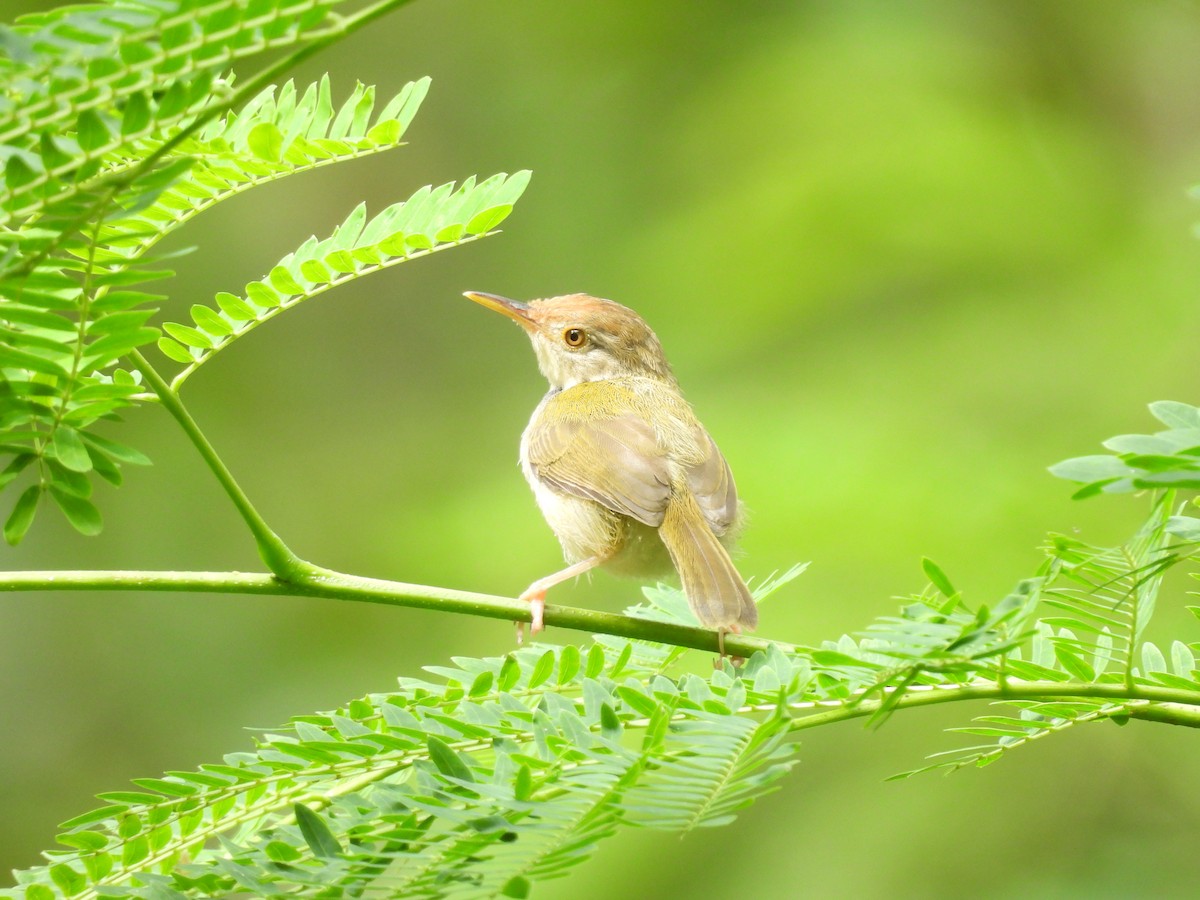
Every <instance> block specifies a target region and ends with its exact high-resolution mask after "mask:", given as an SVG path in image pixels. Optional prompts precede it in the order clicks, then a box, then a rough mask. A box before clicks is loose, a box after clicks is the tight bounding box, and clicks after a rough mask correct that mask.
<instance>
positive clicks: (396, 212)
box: [0, 0, 528, 544]
mask: <svg viewBox="0 0 1200 900" xmlns="http://www.w3.org/2000/svg"><path fill="white" fill-rule="evenodd" d="M399 2H400V0H376V2H375V3H374V4H373V5H367V6H366V7H365V8H363V9H360V10H359V15H360V16H365V15H366V14H367V13H371V12H374V11H378V10H379V9H382V8H386V7H387V6H394V5H398V3H399ZM341 3H342V0H111V2H109V3H107V4H102V5H93V6H78V7H66V8H63V9H59V10H54V11H51V12H49V13H45V14H41V15H37V16H29V17H26V18H25V19H22V20H21V21H20V22H18V23H17V24H16V25H15V26H13V27H6V28H4V29H3V31H2V32H0V163H2V164H3V167H4V168H3V184H4V192H3V194H0V491H2V490H4V489H5V488H6V487H9V488H10V490H11V491H12V492H14V493H15V494H16V499H15V502H13V504H12V506H11V508H10V512H9V513H8V515H7V517H6V519H5V521H4V536H5V539H6V540H7V541H8V542H9V543H14V544H15V543H17V542H18V541H20V540H21V538H22V537H23V536H24V534H25V533H26V532H27V531H28V529H29V528H30V526H31V525H32V523H33V520H34V516H35V513H36V511H37V510H38V508H39V506H40V505H41V504H42V502H43V501H44V500H46V499H47V498H49V499H52V500H53V501H54V504H55V505H56V506H58V507H59V508H60V509H61V511H62V512H63V513H64V514H65V515H66V518H67V519H68V521H70V522H71V524H72V525H74V527H75V528H76V529H77V530H79V531H80V532H82V533H84V534H95V533H96V532H98V531H99V530H100V528H101V514H100V511H99V510H98V509H97V508H96V506H95V505H94V504H93V503H92V500H91V495H92V490H93V483H94V480H95V479H96V478H97V477H99V478H101V479H104V480H106V481H108V482H111V483H113V484H120V483H121V480H122V471H121V468H122V466H124V465H128V464H146V463H147V462H148V460H147V459H146V457H145V456H144V455H143V454H141V453H140V452H138V451H137V450H136V449H133V448H131V447H127V446H125V445H124V444H122V443H120V442H118V441H116V440H113V439H112V437H110V436H108V435H107V434H104V433H102V432H103V430H104V423H105V422H109V421H112V420H114V419H115V418H116V416H117V415H118V413H119V412H120V411H121V410H122V409H124V408H126V407H128V406H129V405H131V404H133V403H136V402H139V401H142V400H146V399H152V397H153V395H152V394H150V393H149V392H148V391H147V390H146V388H145V387H144V386H143V383H142V381H143V379H142V374H141V372H140V370H139V366H138V365H137V360H136V359H135V356H136V355H138V354H140V348H142V347H144V346H145V345H147V344H151V343H154V342H156V341H159V340H160V337H161V334H162V332H161V330H160V328H159V327H158V326H157V325H156V323H155V317H156V315H157V312H158V309H159V307H160V306H161V305H162V303H163V301H164V300H165V299H166V298H165V297H162V296H160V295H157V294H155V293H153V292H151V291H149V290H147V287H146V285H148V284H150V283H152V282H154V281H156V280H158V279H161V278H163V277H164V276H166V275H170V274H171V272H170V270H169V268H168V267H167V266H166V265H164V263H165V260H162V259H154V258H153V256H152V254H151V251H152V249H153V247H154V246H155V244H156V243H157V242H158V241H159V240H161V239H162V238H163V237H164V236H165V235H167V234H169V233H171V232H173V231H174V230H175V229H177V228H179V227H180V226H182V225H184V224H186V223H187V222H188V221H189V220H191V219H192V218H193V217H194V216H195V215H197V214H198V213H201V212H203V211H204V210H206V209H209V208H211V207H212V206H213V205H214V204H216V203H218V202H220V201H221V200H223V199H226V198H228V197H230V196H233V195H235V194H237V193H239V192H242V191H245V190H248V189H249V188H252V187H255V186H257V185H260V184H263V183H265V182H268V181H272V180H276V179H279V178H282V177H286V176H288V175H293V174H296V173H299V172H303V171H306V170H308V169H311V168H314V167H317V166H321V165H328V164H331V163H335V162H342V161H345V160H350V159H354V158H357V157H360V156H364V155H367V154H371V153H378V152H381V151H383V150H388V149H391V148H394V147H397V146H399V145H400V143H401V139H402V137H403V134H404V131H405V129H406V128H407V127H408V125H409V123H410V122H411V121H412V118H413V116H414V115H415V114H416V112H417V109H418V108H419V107H420V104H421V101H422V100H423V99H424V97H425V94H426V91H427V90H428V86H429V81H428V79H422V80H420V81H417V82H414V83H412V84H409V85H407V86H405V87H404V88H403V89H402V90H401V91H400V92H398V93H397V94H396V95H395V96H394V97H392V98H390V99H388V100H387V101H386V102H383V103H380V104H377V103H376V90H375V88H373V87H369V86H364V85H359V86H357V87H356V88H355V89H354V91H352V92H351V93H350V95H349V97H348V98H346V99H345V100H343V101H342V102H340V103H335V100H334V91H333V88H332V86H331V84H330V81H329V79H328V78H323V79H322V80H321V81H320V82H319V83H317V84H314V85H310V86H308V87H307V88H305V89H304V90H298V89H297V88H296V86H295V85H294V84H292V83H291V82H288V83H286V84H284V85H283V86H282V87H279V88H276V87H273V86H267V87H265V88H263V89H261V90H258V91H256V92H249V91H248V88H247V87H240V86H239V85H238V84H237V83H236V82H235V79H234V77H233V76H232V74H230V72H229V69H228V67H229V65H230V64H231V63H232V62H234V61H236V60H241V59H243V58H247V57H251V56H254V55H256V54H260V53H262V52H263V51H265V50H278V49H280V48H286V47H299V48H301V49H303V48H306V47H312V46H316V45H318V44H320V43H321V42H326V41H328V40H330V39H331V38H332V37H334V36H337V35H339V34H341V33H344V32H345V31H346V30H347V24H346V23H347V19H346V18H345V17H344V16H343V17H335V16H334V15H333V13H332V10H333V8H334V7H335V6H340V5H341ZM297 52H299V51H297ZM255 81H256V77H255V76H252V77H250V78H249V79H248V80H247V81H246V84H247V85H253V84H254V83H255ZM527 178H528V173H521V174H520V175H516V176H513V177H511V178H509V177H505V176H498V177H497V178H493V179H489V180H486V181H484V182H482V183H480V184H478V185H476V184H475V181H474V179H470V180H469V181H467V182H465V183H464V185H463V187H462V188H460V189H459V190H458V191H452V190H449V189H439V190H438V191H430V190H425V191H424V192H418V194H417V195H415V196H414V198H413V199H412V200H410V201H409V202H408V203H406V204H397V205H396V206H393V207H390V208H389V209H387V210H385V211H384V212H383V213H381V214H379V215H378V216H376V217H375V218H373V219H372V220H371V221H370V222H367V221H366V220H365V213H364V212H363V209H362V208H361V207H360V208H359V209H358V210H356V211H355V212H354V213H352V214H351V215H350V217H349V218H348V219H347V220H346V221H345V222H344V223H343V224H342V225H341V226H340V227H339V228H338V229H337V230H336V231H335V232H334V234H333V235H332V236H331V237H330V238H328V239H327V240H325V241H316V240H315V239H314V240H313V241H310V242H309V243H307V244H305V245H304V246H302V247H301V248H299V249H298V250H297V251H296V253H294V254H291V255H290V256H289V257H287V258H286V259H285V260H283V261H282V262H281V263H280V264H279V265H278V266H276V267H275V268H274V269H273V270H272V271H271V274H270V275H269V276H268V277H267V278H266V279H264V280H263V281H262V282H257V283H255V284H252V285H249V286H247V288H246V290H245V292H238V293H240V294H241V296H238V295H237V294H235V293H223V294H221V295H218V297H217V298H216V304H215V306H206V305H197V306H196V307H194V308H193V311H192V316H193V320H194V324H189V325H178V324H175V325H167V326H166V327H167V330H168V332H169V333H170V334H171V335H172V337H169V338H162V343H161V346H162V347H163V348H164V350H165V352H166V353H167V354H168V355H169V356H171V357H172V358H173V359H175V360H177V361H183V362H185V363H186V368H185V370H184V372H183V373H181V375H180V377H179V378H178V379H177V381H176V386H178V383H179V382H180V381H182V379H183V378H184V377H186V375H187V374H189V373H190V372H191V371H192V370H193V369H194V368H195V367H196V366H197V365H199V364H200V362H202V361H204V360H205V359H207V358H209V357H210V356H211V355H212V352H214V351H215V349H217V348H218V347H220V346H224V345H225V344H227V343H228V342H229V341H230V340H232V339H233V337H235V336H236V335H237V334H241V333H244V332H245V331H246V330H248V329H249V328H251V327H253V326H254V325H256V324H258V323H259V322H261V321H264V320H266V319H268V318H271V317H272V316H274V315H275V314H277V313H278V312H279V311H280V310H282V309H286V308H290V307H291V306H293V305H295V304H296V303H297V302H298V301H299V300H301V299H304V298H305V297H307V296H312V295H314V294H317V293H320V292H322V291H324V290H327V289H328V288H330V287H333V286H335V285H337V284H341V283H344V282H345V281H348V280H351V279H353V278H357V277H359V276H360V275H363V274H366V273H367V272H370V271H375V270H377V269H380V268H383V267H385V266H390V265H393V264H395V263H396V262H400V261H403V260H404V259H409V258H412V257H414V256H420V255H424V254H425V253H427V252H429V251H431V250H434V249H442V248H444V247H449V246H454V245H457V244H460V243H463V242H465V241H468V240H473V239H475V238H478V237H482V236H484V235H486V234H489V233H493V232H494V229H495V226H496V225H497V224H498V223H499V222H500V221H501V220H502V219H503V218H504V216H506V215H507V214H508V212H509V211H511V209H512V204H513V203H515V201H516V199H517V198H518V196H519V195H520V193H521V190H522V188H523V187H524V184H525V182H526V181H527ZM177 339H178V340H177ZM185 345H187V347H188V348H189V349H185Z"/></svg>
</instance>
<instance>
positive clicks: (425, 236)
mask: <svg viewBox="0 0 1200 900" xmlns="http://www.w3.org/2000/svg"><path fill="white" fill-rule="evenodd" d="M528 181H529V172H528V171H525V172H518V173H517V174H515V175H512V176H508V175H494V176H492V177H491V178H489V179H487V180H486V181H484V182H482V183H480V184H476V183H475V179H474V178H470V179H468V180H467V181H466V182H464V183H463V184H462V185H461V186H459V187H458V188H457V189H455V186H454V185H453V184H444V185H442V186H441V187H439V188H436V189H434V188H429V187H425V188H422V189H421V190H419V191H417V193H415V194H414V195H413V196H412V197H410V198H409V199H408V200H406V201H404V202H403V203H397V204H394V205H393V206H389V207H388V208H387V209H385V210H383V212H381V213H379V214H378V215H376V216H374V217H373V218H371V219H370V220H368V219H367V211H366V206H365V205H364V204H360V205H359V206H358V207H356V208H355V209H354V211H353V212H352V213H350V215H349V216H348V217H347V218H346V220H345V221H344V222H342V224H341V225H339V226H338V227H337V229H336V230H335V231H334V232H333V234H331V235H330V236H329V237H327V238H325V239H324V240H317V238H315V237H312V238H309V239H308V240H307V241H305V242H304V243H303V244H301V245H300V247H299V248H297V249H296V251H295V252H293V253H289V254H288V255H287V256H285V257H284V258H283V259H281V260H280V261H279V263H278V265H276V266H275V267H274V268H272V269H271V271H270V273H269V274H268V275H267V277H266V278H264V279H262V280H261V281H252V282H250V284H248V285H246V287H245V291H244V293H243V294H242V295H241V296H237V295H234V294H230V293H221V294H218V295H217V298H216V300H217V308H216V309H214V308H213V307H209V306H202V305H199V304H197V305H195V306H193V307H192V309H191V315H192V322H193V324H182V323H176V322H168V323H166V324H165V325H164V326H163V327H164V330H165V331H166V332H167V334H168V335H170V337H163V338H160V339H159V342H158V346H159V349H160V350H162V351H163V353H164V354H165V355H166V356H168V357H170V358H171V359H173V360H175V361H176V362H180V363H183V364H184V366H185V368H184V369H183V370H182V371H181V372H180V373H179V374H178V375H177V376H176V377H175V379H174V380H173V382H172V387H178V386H179V385H180V384H182V383H183V381H184V379H186V378H187V377H188V376H189V375H190V374H191V373H192V372H194V371H195V370H196V369H197V368H198V367H199V366H201V365H202V364H203V363H205V362H207V361H208V360H209V359H211V358H212V357H213V355H214V354H215V353H216V352H217V351H218V350H220V349H222V348H223V347H227V346H229V344H231V343H232V342H233V341H234V339H235V338H237V337H239V336H241V335H243V334H245V333H246V332H248V331H250V330H251V329H252V328H254V327H255V326H257V325H259V324H260V323H262V322H266V321H268V320H269V319H271V318H273V317H274V316H276V315H278V314H279V313H281V312H283V311H284V310H286V309H291V308H292V307H294V306H296V305H297V304H298V303H300V302H301V301H303V300H307V299H308V298H309V297H315V296H316V295H318V294H322V293H324V292H325V291H327V290H329V289H330V288H333V287H337V286H338V285H339V284H343V283H345V282H347V281H350V280H352V279H355V278H358V277H360V276H362V275H366V274H369V273H371V272H376V271H379V270H381V269H385V268H388V267H389V266H394V265H396V264H398V263H402V262H404V261H406V260H408V259H413V258H415V257H420V256H425V255H426V254H429V253H432V252H434V251H436V250H443V249H445V248H447V247H453V246H456V245H457V244H461V243H464V242H466V241H472V240H475V239H476V238H480V237H484V236H486V235H488V234H491V233H493V231H494V229H495V227H496V226H497V225H499V224H500V223H501V222H502V221H503V220H504V219H505V218H506V217H507V216H508V214H509V213H510V212H511V211H512V208H513V204H514V203H516V200H517V198H518V197H519V196H520V195H521V192H522V191H524V189H525V185H526V184H527V183H528Z"/></svg>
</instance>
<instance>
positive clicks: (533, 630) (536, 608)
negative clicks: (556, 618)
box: [517, 591, 546, 647]
mask: <svg viewBox="0 0 1200 900" xmlns="http://www.w3.org/2000/svg"><path fill="white" fill-rule="evenodd" d="M518 599H520V600H524V601H525V602H526V603H528V604H529V636H530V638H532V637H533V636H534V635H536V634H537V633H538V632H540V631H543V630H544V629H545V627H546V622H545V614H546V592H545V591H526V592H525V593H524V594H522V595H521V596H520V597H519V598H518ZM524 642H525V623H524V622H517V646H518V647H519V646H521V644H523V643H524Z"/></svg>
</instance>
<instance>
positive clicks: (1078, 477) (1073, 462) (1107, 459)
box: [1050, 456, 1133, 482]
mask: <svg viewBox="0 0 1200 900" xmlns="http://www.w3.org/2000/svg"><path fill="white" fill-rule="evenodd" d="M1050 474H1051V475H1054V476H1056V477H1058V478H1065V479H1066V480H1067V481H1077V482H1095V481H1103V480H1105V479H1110V478H1113V479H1115V478H1126V477H1128V476H1130V475H1132V474H1133V470H1132V469H1130V468H1129V467H1128V466H1127V465H1125V463H1123V462H1122V461H1121V460H1119V459H1118V458H1117V457H1115V456H1078V457H1075V458H1074V459H1067V460H1064V461H1063V462H1060V463H1056V464H1054V465H1053V466H1051V467H1050Z"/></svg>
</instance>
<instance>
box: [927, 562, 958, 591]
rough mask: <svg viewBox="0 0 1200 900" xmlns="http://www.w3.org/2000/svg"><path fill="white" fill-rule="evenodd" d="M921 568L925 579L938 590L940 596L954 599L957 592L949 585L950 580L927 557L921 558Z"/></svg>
mask: <svg viewBox="0 0 1200 900" xmlns="http://www.w3.org/2000/svg"><path fill="white" fill-rule="evenodd" d="M921 568H922V569H923V570H924V571H925V577H926V578H928V579H929V581H930V583H931V584H932V585H933V586H934V587H935V588H937V589H938V592H939V593H940V594H941V595H942V596H944V597H955V596H957V595H958V591H956V590H955V589H954V585H953V584H951V583H950V579H949V578H947V577H946V573H945V572H943V571H942V570H941V568H939V567H938V564H937V563H935V562H934V561H933V560H932V559H930V558H929V557H928V556H923V557H921Z"/></svg>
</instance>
